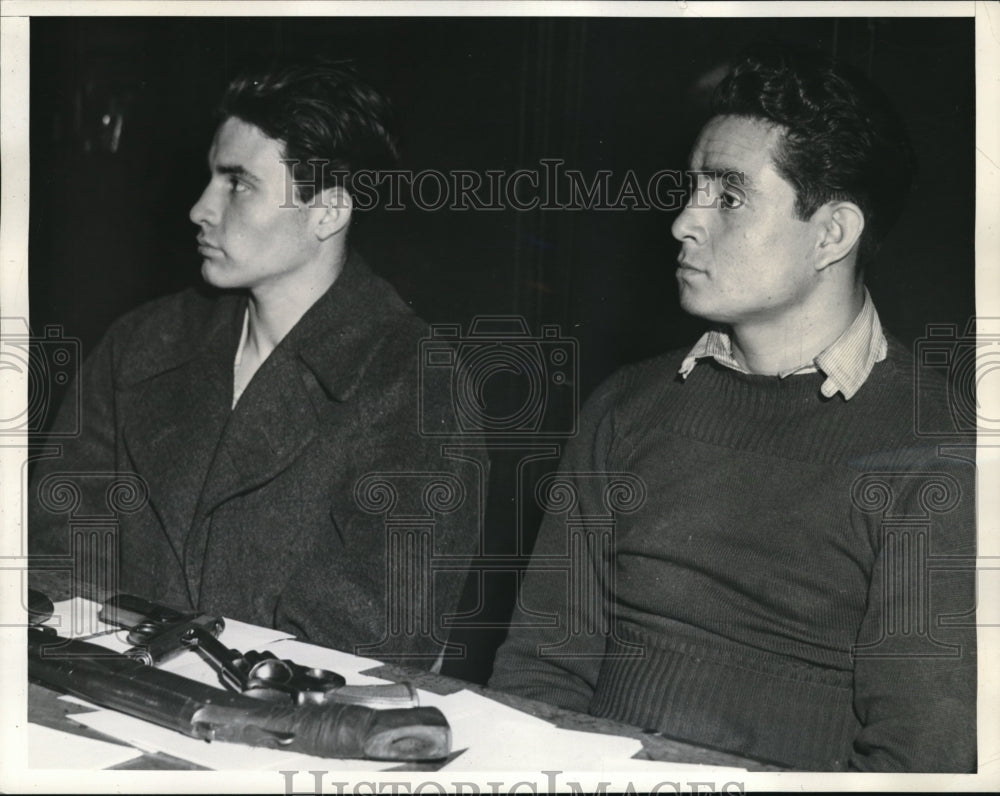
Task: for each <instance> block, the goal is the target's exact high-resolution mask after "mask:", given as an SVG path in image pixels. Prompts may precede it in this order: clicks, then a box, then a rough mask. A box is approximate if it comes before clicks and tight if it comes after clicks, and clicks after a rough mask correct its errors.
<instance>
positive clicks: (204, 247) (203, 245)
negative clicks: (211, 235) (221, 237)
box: [198, 236, 222, 254]
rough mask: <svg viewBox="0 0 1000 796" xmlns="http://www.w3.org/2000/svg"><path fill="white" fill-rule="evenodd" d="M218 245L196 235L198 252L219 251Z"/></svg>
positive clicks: (212, 252) (210, 252)
mask: <svg viewBox="0 0 1000 796" xmlns="http://www.w3.org/2000/svg"><path fill="white" fill-rule="evenodd" d="M221 251H222V249H220V248H219V247H218V246H213V245H212V244H211V243H209V242H208V241H207V240H205V239H204V238H202V237H200V236H199V237H198V253H199V254H214V253H216V252H221Z"/></svg>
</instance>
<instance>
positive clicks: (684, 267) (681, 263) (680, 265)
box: [677, 257, 705, 274]
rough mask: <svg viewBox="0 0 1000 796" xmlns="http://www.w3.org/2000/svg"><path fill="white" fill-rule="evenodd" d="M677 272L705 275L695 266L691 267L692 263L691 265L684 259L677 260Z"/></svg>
mask: <svg viewBox="0 0 1000 796" xmlns="http://www.w3.org/2000/svg"><path fill="white" fill-rule="evenodd" d="M677 270H678V272H680V271H683V272H684V273H689V274H703V273H705V272H704V271H703V270H702V269H701V268H696V267H695V266H693V265H691V263H689V262H688V261H687V260H685V259H684V258H683V257H678V258H677Z"/></svg>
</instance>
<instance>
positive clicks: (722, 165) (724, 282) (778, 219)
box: [671, 116, 816, 324]
mask: <svg viewBox="0 0 1000 796" xmlns="http://www.w3.org/2000/svg"><path fill="white" fill-rule="evenodd" d="M781 134H782V129H781V128H779V127H775V126H773V125H769V124H768V123H766V122H763V121H760V120H756V119H750V118H747V117H742V116H716V117H715V118H713V119H711V120H710V121H709V122H708V124H706V125H705V127H704V129H703V130H702V131H701V134H700V135H699V137H698V141H697V143H696V144H695V148H694V151H693V152H692V155H691V169H692V171H695V172H713V173H714V174H713V175H704V176H700V177H698V179H697V183H698V184H699V185H700V188H701V191H700V192H698V193H697V195H695V196H692V198H691V200H690V201H689V203H688V206H687V207H686V208H685V209H684V211H683V212H682V213H681V214H680V216H678V218H677V220H676V221H675V222H674V224H673V227H672V230H671V231H672V232H673V235H674V237H675V238H677V240H679V241H680V242H681V243H682V244H683V245H682V247H681V253H680V256H679V257H678V262H679V264H680V267H679V268H678V269H677V281H678V284H679V287H680V301H681V306H682V307H683V308H684V309H685V310H686V311H687V312H689V313H691V314H692V315H697V316H699V317H703V318H706V319H708V320H711V321H714V322H717V323H725V324H741V323H751V324H752V323H756V322H760V323H767V322H770V321H774V320H777V319H780V318H781V317H782V316H783V315H785V314H786V313H788V312H789V311H790V310H792V309H795V308H797V307H799V306H801V305H802V303H803V302H804V301H805V299H806V298H807V297H808V295H809V294H810V292H811V291H812V289H813V288H814V287H815V283H816V279H815V270H814V269H813V268H812V265H811V260H810V255H811V253H812V251H813V242H814V238H813V237H812V236H811V235H810V234H809V230H810V227H809V224H808V223H807V222H805V221H801V220H799V219H798V218H797V217H796V215H795V190H794V189H793V188H792V186H791V185H790V184H789V183H788V182H787V181H786V180H785V179H784V178H783V177H782V176H781V175H780V174H779V173H778V172H777V170H776V169H775V168H774V164H773V161H772V153H773V151H774V148H775V145H776V144H777V143H778V141H779V140H780V137H781Z"/></svg>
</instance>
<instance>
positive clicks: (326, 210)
mask: <svg viewBox="0 0 1000 796" xmlns="http://www.w3.org/2000/svg"><path fill="white" fill-rule="evenodd" d="M313 208H314V212H316V213H317V214H318V218H317V220H316V237H317V238H319V239H320V240H328V239H329V238H331V237H333V236H334V235H336V234H337V233H339V232H343V231H346V230H347V227H348V225H349V224H350V223H351V211H352V210H353V209H354V204H353V202H352V201H351V195H350V194H349V193H348V192H347V191H346V190H345V189H344V188H343V186H337V187H334V188H327V189H326V190H325V191H323V192H322V194H321V195H320V202H319V203H316V204H314V205H313Z"/></svg>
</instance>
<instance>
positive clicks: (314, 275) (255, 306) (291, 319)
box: [244, 252, 347, 362]
mask: <svg viewBox="0 0 1000 796" xmlns="http://www.w3.org/2000/svg"><path fill="white" fill-rule="evenodd" d="M346 259H347V254H346V252H343V253H342V254H340V255H338V257H337V258H336V259H335V260H333V261H332V262H331V263H330V264H329V266H327V267H323V268H316V269H313V270H312V271H309V272H304V273H300V274H297V275H296V277H297V278H296V279H290V280H286V281H284V282H280V283H276V284H267V285H262V286H259V287H255V288H252V289H251V291H250V302H249V305H248V324H247V340H246V347H245V349H244V350H245V351H249V352H252V353H253V354H254V358H255V359H256V360H257V361H258V362H263V361H264V360H265V359H267V357H268V355H269V354H270V353H271V351H273V350H274V348H275V347H276V346H277V345H278V343H280V342H281V341H282V340H283V339H284V338H285V335H287V334H288V333H289V332H290V331H291V330H292V328H293V327H294V326H295V325H296V324H297V323H298V322H299V321H300V320H301V319H302V316H303V315H305V314H306V312H307V311H308V310H309V308H310V307H312V305H313V304H315V303H316V302H317V301H318V300H319V298H320V296H322V295H323V294H324V293H326V291H327V290H329V289H330V287H331V286H332V285H333V283H334V282H336V281H337V278H338V277H339V276H340V274H341V272H342V271H343V269H344V263H345V262H346Z"/></svg>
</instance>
